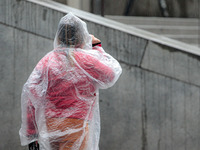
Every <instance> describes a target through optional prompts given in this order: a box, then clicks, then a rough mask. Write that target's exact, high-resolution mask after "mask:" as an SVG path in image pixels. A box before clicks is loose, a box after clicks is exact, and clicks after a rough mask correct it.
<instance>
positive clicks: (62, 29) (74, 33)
mask: <svg viewBox="0 0 200 150" xmlns="http://www.w3.org/2000/svg"><path fill="white" fill-rule="evenodd" d="M58 30H59V33H58V43H59V44H61V45H64V46H71V45H73V46H75V47H80V46H81V45H82V43H83V41H84V39H83V33H82V32H83V29H82V26H81V25H80V24H79V23H77V22H73V24H72V23H71V24H60V25H59V28H58Z"/></svg>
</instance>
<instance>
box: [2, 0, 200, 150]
mask: <svg viewBox="0 0 200 150" xmlns="http://www.w3.org/2000/svg"><path fill="white" fill-rule="evenodd" d="M69 11H72V12H73V13H74V14H76V15H78V16H79V17H81V18H82V19H83V20H85V21H86V22H87V24H88V28H89V31H90V32H91V33H92V34H94V35H96V36H97V37H98V38H100V39H101V40H102V43H103V46H104V48H105V50H106V51H107V52H108V53H110V54H111V55H113V56H114V57H115V58H117V59H118V60H119V61H120V64H121V65H122V67H123V73H122V75H121V77H120V79H119V81H118V82H117V83H116V84H115V85H114V87H112V88H109V89H108V90H102V91H101V93H100V94H101V95H100V110H101V123H102V125H101V127H102V132H101V140H100V149H101V150H122V149H124V150H183V149H185V150H199V149H200V143H199V140H200V117H199V113H200V78H199V74H200V70H199V64H200V49H199V48H195V47H192V46H189V45H187V44H184V43H181V42H177V41H174V40H170V39H167V38H163V37H159V36H157V35H154V34H150V33H148V32H144V31H142V30H138V29H136V28H131V27H128V26H126V25H123V24H120V23H117V22H114V21H111V20H108V19H105V18H101V17H99V16H95V15H92V14H89V13H86V12H82V11H79V10H75V9H72V8H69V7H67V6H63V5H61V4H57V3H53V2H48V3H45V1H39V0H38V1H36V0H28V1H19V0H1V1H0V31H1V33H2V34H1V36H0V46H1V55H0V61H1V63H0V66H1V68H0V77H1V78H0V83H1V84H0V89H1V90H0V97H1V99H0V102H1V105H0V107H1V108H0V118H1V122H0V126H1V128H0V133H1V136H0V141H1V142H0V149H7V150H13V149H15V150H22V149H26V147H21V146H20V141H19V135H18V130H19V128H20V122H21V121H20V115H21V114H20V113H21V112H20V94H21V89H22V86H23V84H24V82H25V81H26V80H27V78H28V76H29V74H30V73H31V71H32V69H33V67H34V66H35V65H36V63H37V62H38V61H39V60H40V59H41V58H42V57H43V56H44V54H45V53H47V52H48V51H50V50H52V47H53V38H54V34H55V31H56V29H57V24H58V21H59V19H60V18H61V17H62V16H63V15H64V14H66V13H67V12H69Z"/></svg>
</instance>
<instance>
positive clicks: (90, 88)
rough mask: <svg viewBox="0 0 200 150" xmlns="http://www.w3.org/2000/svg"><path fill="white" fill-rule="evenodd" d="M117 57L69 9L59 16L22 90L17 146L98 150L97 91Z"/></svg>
mask: <svg viewBox="0 0 200 150" xmlns="http://www.w3.org/2000/svg"><path fill="white" fill-rule="evenodd" d="M121 71H122V69H121V67H120V65H119V63H118V62H117V60H115V59H114V58H113V57H112V56H110V55H109V54H107V53H105V51H104V50H103V48H102V47H101V46H100V45H98V46H94V47H92V37H91V35H90V34H89V33H88V30H87V27H86V23H85V22H83V21H82V20H80V19H79V18H78V17H76V16H74V15H73V14H72V13H69V14H67V15H66V16H64V17H63V18H61V20H60V23H59V25H58V31H57V33H56V36H55V40H54V50H52V51H51V52H49V53H48V54H47V55H45V56H44V57H43V58H42V59H41V60H40V61H39V63H38V64H37V65H36V67H35V68H34V70H33V72H32V73H31V75H30V77H29V78H28V80H27V82H26V83H25V84H24V87H23V91H22V99H21V106H22V125H21V129H20V131H19V134H20V138H21V144H22V145H27V144H29V143H31V142H34V141H38V143H39V145H40V149H41V150H61V149H62V150H98V143H99V137H100V116H99V101H98V100H99V98H98V97H99V89H100V88H102V89H106V88H108V87H111V86H112V85H113V84H114V83H115V82H116V80H117V79H118V78H119V76H120V74H121Z"/></svg>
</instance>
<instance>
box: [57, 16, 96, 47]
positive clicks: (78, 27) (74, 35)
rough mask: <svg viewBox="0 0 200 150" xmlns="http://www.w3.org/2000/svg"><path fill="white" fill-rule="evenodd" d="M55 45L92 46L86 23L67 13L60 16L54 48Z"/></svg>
mask: <svg viewBox="0 0 200 150" xmlns="http://www.w3.org/2000/svg"><path fill="white" fill-rule="evenodd" d="M57 47H75V48H78V47H79V48H80V47H81V48H83V49H91V48H92V38H91V36H90V35H89V33H88V30H87V26H86V23H85V22H83V21H82V20H81V19H79V18H78V17H76V16H75V15H73V14H72V13H68V14H67V15H66V16H64V17H62V18H61V20H60V22H59V25H58V30H57V33H56V36H55V39H54V49H55V48H57Z"/></svg>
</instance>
